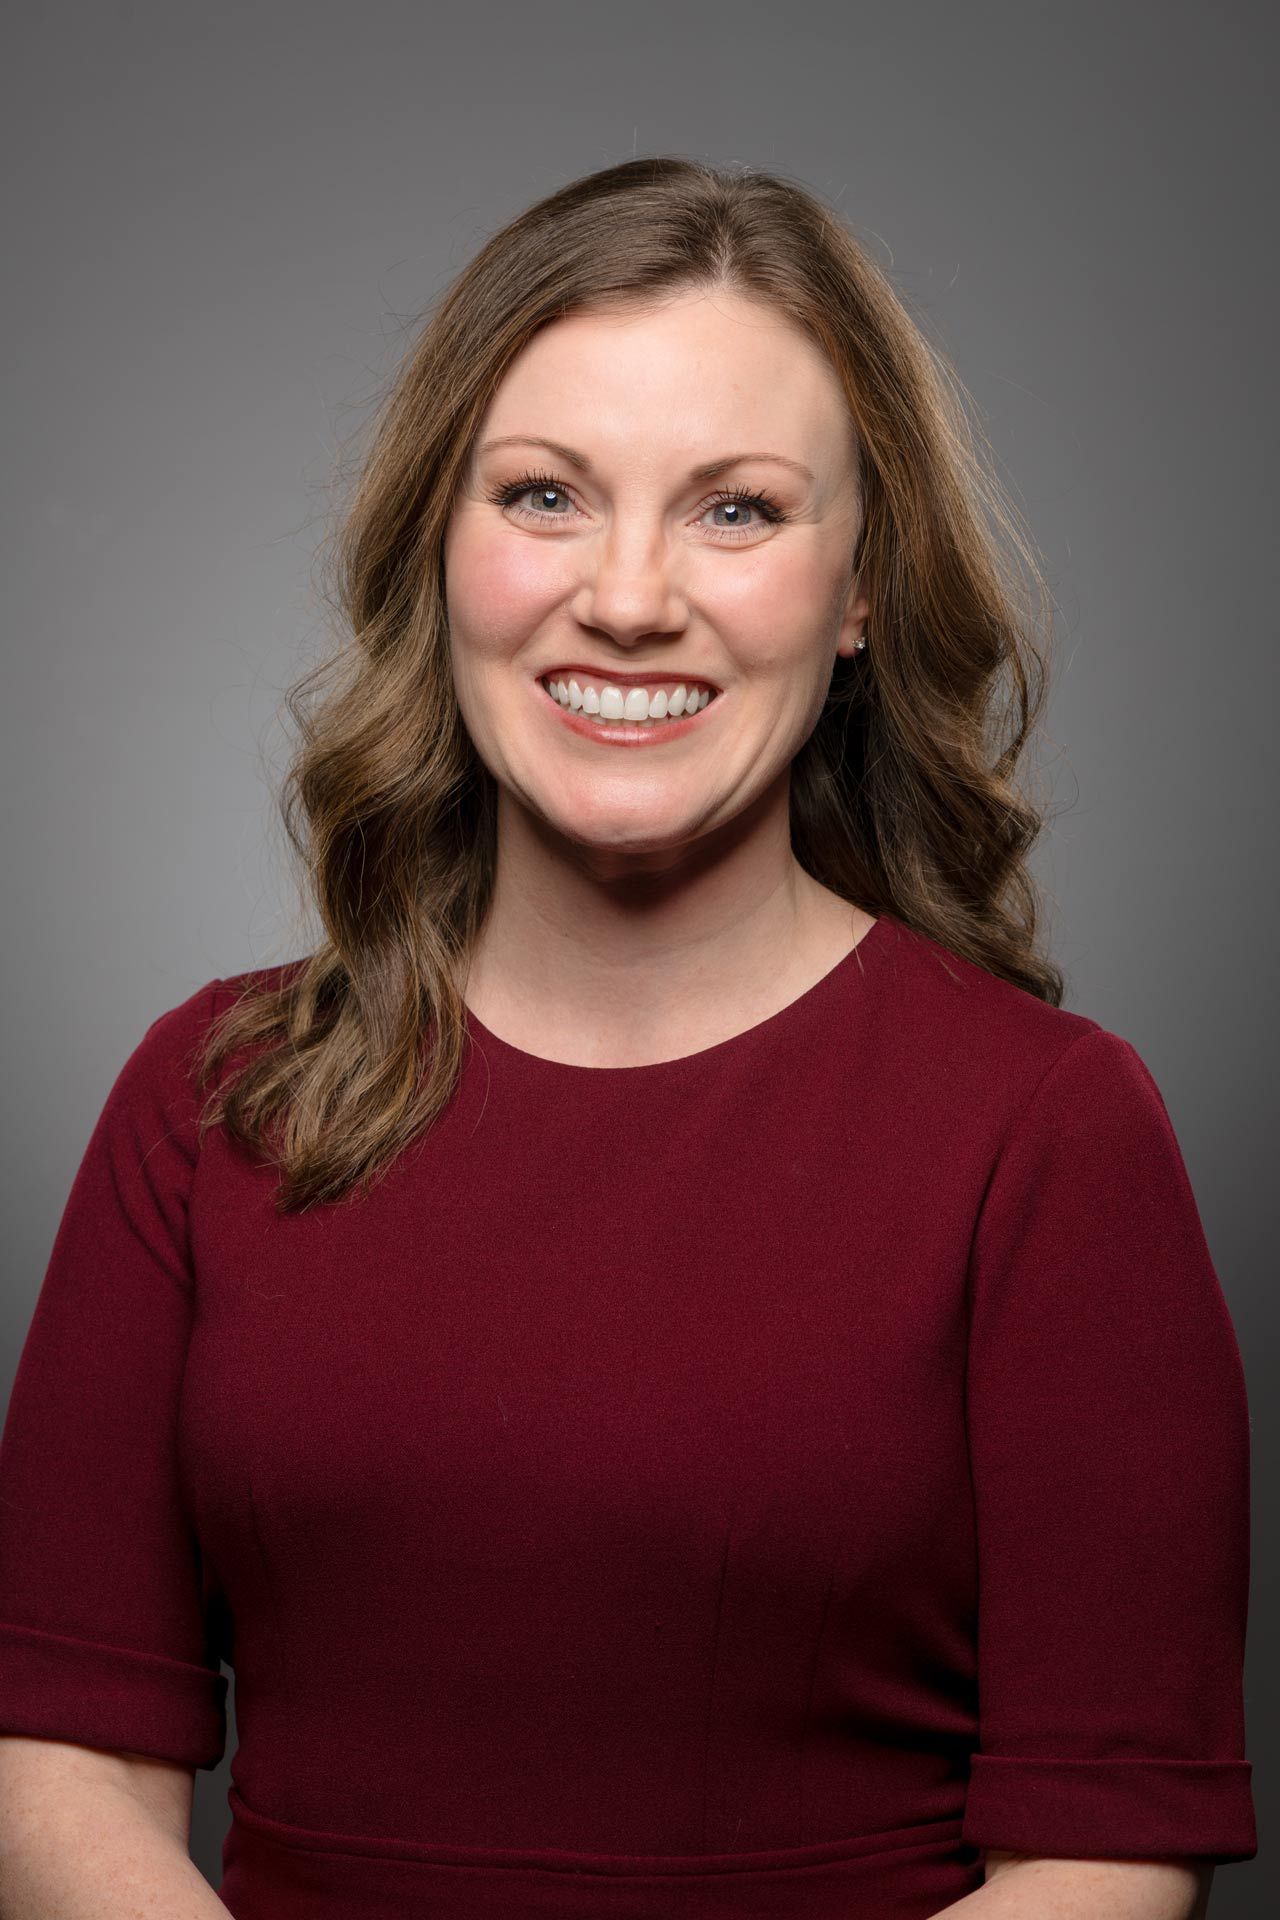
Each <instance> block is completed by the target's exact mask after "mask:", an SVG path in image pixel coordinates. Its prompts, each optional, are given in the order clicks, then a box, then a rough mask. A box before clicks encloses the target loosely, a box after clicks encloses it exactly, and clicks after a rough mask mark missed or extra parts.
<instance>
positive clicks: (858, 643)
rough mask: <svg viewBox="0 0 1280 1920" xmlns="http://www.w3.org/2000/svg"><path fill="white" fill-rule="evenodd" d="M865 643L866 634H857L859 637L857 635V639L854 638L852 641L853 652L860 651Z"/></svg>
mask: <svg viewBox="0 0 1280 1920" xmlns="http://www.w3.org/2000/svg"><path fill="white" fill-rule="evenodd" d="M866 644H867V636H866V634H865V633H864V634H861V635H859V637H858V639H856V640H855V641H854V643H853V650H854V652H855V653H861V651H862V649H863V648H864V647H865V646H866Z"/></svg>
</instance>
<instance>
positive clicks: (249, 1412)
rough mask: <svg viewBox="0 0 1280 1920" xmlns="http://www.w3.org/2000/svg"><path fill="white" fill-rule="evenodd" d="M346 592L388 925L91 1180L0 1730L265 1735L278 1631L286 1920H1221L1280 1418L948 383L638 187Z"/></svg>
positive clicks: (823, 257)
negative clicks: (1083, 993) (1058, 952)
mask: <svg viewBox="0 0 1280 1920" xmlns="http://www.w3.org/2000/svg"><path fill="white" fill-rule="evenodd" d="M998 529H1003V531H1004V535H1005V541H1004V544H1002V545H1001V544H997V540H996V530H998ZM334 561H335V579H336V583H337V587H338V594H337V599H338V603H339V605H340V607H341V609H342V610H343V613H344V615H345V617H346V619H347V621H348V623H349V626H350V635H349V645H348V646H347V647H346V649H345V650H344V651H343V652H342V653H341V654H340V655H339V656H338V658H337V659H336V660H335V662H333V663H331V665H329V666H326V667H325V668H324V669H322V670H319V671H317V673H316V674H315V675H314V676H308V678H307V680H306V681H305V682H303V683H302V686H301V687H300V688H299V689H297V690H296V691H295V694H294V696H293V700H292V707H293V711H294V712H295V714H296V715H297V717H298V718H299V719H300V720H301V722H302V725H303V731H304V739H303V741H302V744H301V748H300V751H299V753H298V757H297V760H296V763H295V765H294V767H293V769H292V771H291V775H290V781H289V786H288V790H287V793H286V796H285V802H286V804H285V816H286V820H287V822H288V825H289V829H290V831H291V833H292V834H293V837H294V841H295V844H296V846H297V848H298V850H299V852H300V854H301V855H302V856H303V861H304V868H305V872H306V874H307V876H308V879H309V881H310V883H311V885H312V887H313V889H314V903H315V905H316V907H317V910H318V914H319V919H320V923H321V924H322V926H323V929H324V938H323V940H322V941H321V942H320V943H319V945H318V946H317V947H316V948H315V950H314V951H308V952H306V953H304V954H303V955H302V957H301V958H298V959H295V960H291V961H289V962H286V963H284V964H281V965H278V966H271V967H265V968H258V969H255V970H253V971H252V972H249V973H241V974H235V975H232V976H230V977H228V978H218V979H214V980H211V981H209V982H208V983H207V984H206V985H205V986H203V987H202V988H201V989H200V990H199V991H198V992H196V993H194V994H192V995H191V996H190V997H189V998H188V999H187V1000H186V1001H185V1002H183V1003H182V1004H181V1005H179V1006H177V1007H173V1008H170V1009H168V1010H167V1011H164V1012H162V1013H161V1014H160V1016H159V1017H158V1018H157V1019H156V1020H155V1021H154V1022H153V1024H152V1025H151V1026H150V1027H149V1028H148V1029H147V1031H146V1033H145V1034H144V1035H143V1036H142V1038H141V1040H140V1041H139V1043H138V1045H137V1047H136V1048H135V1050H134V1052H133V1053H132V1055H131V1056H130V1057H129V1059H128V1060H127V1061H126V1062H125V1064H124V1066H123V1068H122V1070H121V1072H120V1075H119V1077H118V1079H117V1081H116V1083H115V1085H114V1086H113V1088H112V1090H111V1093H110V1096H109V1099H108V1101H107V1104H106V1107H105V1108H104V1111H103V1113H102V1115H101V1118H100V1120H99V1122H98V1125H97V1127H96V1129H95V1132H94V1135H93V1138H92V1140H91V1141H90V1143H89V1146H88V1148H87V1150H86V1154H85V1158H84V1163H83V1166H82V1168H81V1170H80V1172H79V1175H78V1177H77V1180H76V1183H75V1186H74V1189H73V1191H72V1194H71V1196H70V1198H69V1200H68V1203H67V1207H66V1211H65V1214H64V1218H63V1221H62V1224H61V1228H60V1231H59V1235H58V1238H57V1242H56V1245H55V1248H54V1253H53V1257H52V1259H51V1262H50V1266H49V1270H48V1273H47V1276H46V1279H45V1284H44V1289H43V1292H42V1295H41V1300H40V1304H39V1309H38V1312H37V1315H36V1318H35V1320H34V1321H33V1325H32V1329H31V1333H30V1335H29V1338H28V1343H27V1346H26V1348H25V1349H24V1353H23V1358H22V1362H21V1366H20V1369H19V1374H18V1379H17V1383H16V1387H15V1392H14V1398H13V1402H12V1405H11V1408H10V1412H9V1417H8V1421H7V1424H6V1428H5V1433H4V1439H3V1446H2V1447H0V1655H2V1656H3V1658H0V1731H3V1732H6V1733H8V1734H10V1735H17V1736H26V1737H28V1738H29V1739H30V1740H32V1741H33V1742H35V1741H39V1740H44V1741H51V1740H52V1741H59V1742H63V1743H80V1744H83V1745H84V1746H87V1747H95V1748H99V1749H107V1750H110V1751H114V1752H117V1753H120V1754H126V1755H131V1756H133V1761H132V1762H131V1764H135V1763H136V1762H137V1760H138V1759H139V1758H140V1757H142V1756H148V1755H149V1756H152V1757H154V1758H155V1759H156V1760H157V1761H163V1762H168V1763H169V1764H170V1765H171V1766H172V1767H173V1768H175V1769H189V1770H192V1771H194V1769H196V1768H198V1767H209V1766H212V1765H214V1764H216V1762H217V1761H218V1760H219V1758H220V1757H221V1755H222V1752H223V1747H224V1743H225V1738H226V1719H225V1712H224V1700H223V1693H224V1691H225V1681H224V1680H223V1679H222V1678H221V1676H220V1674H219V1671H218V1669H219V1665H220V1662H221V1661H222V1660H226V1661H228V1662H230V1663H231V1664H232V1665H233V1667H234V1671H235V1676H236V1710H237V1725H238V1730H239V1746H238V1748H237V1750H236V1753H235V1757H234V1761H233V1766H232V1777H233V1782H234V1786H233V1790H232V1795H231V1808H232V1813H233V1821H232V1826H231V1830H230V1833H229V1834H228V1837H227V1841H226V1845H225V1848H224V1856H223V1859H224V1877H223V1883H222V1886H221V1887H220V1889H219V1893H220V1895H221V1898H222V1901H223V1902H224V1903H225V1906H226V1907H227V1909H228V1910H229V1911H230V1912H231V1913H232V1914H233V1915H235V1916H237V1920H268V1917H269V1920H374V1916H375V1915H376V1916H377V1920H400V1916H403V1917H404V1920H409V1916H414V1920H431V1917H437V1920H509V1916H511V1915H513V1914H519V1915H525V1914H528V1915H531V1916H532V1915H539V1916H542V1917H543V1920H600V1916H602V1915H604V1914H618V1915H622V1914H626V1915H634V1916H645V1920H666V1916H670V1915H676V1914H679V1915H681V1916H685V1917H686V1920H730V1917H732V1920H750V1917H752V1916H758V1917H759V1920H769V1917H773V1920H854V1916H858V1915H864V1916H871V1915H874V1916H875V1920H926V1917H927V1916H931V1915H936V1914H939V1913H941V1912H956V1913H959V1912H960V1911H961V1910H963V1911H964V1912H965V1914H966V1916H967V1915H968V1914H970V1913H971V1914H972V1915H973V1917H974V1920H998V1916H1008V1917H1009V1920H1012V1916H1014V1915H1015V1914H1016V1915H1017V1916H1018V1920H1056V1916H1058V1915H1062V1914H1066V1913H1068V1912H1069V1913H1071V1914H1072V1916H1073V1920H1086V1916H1094V1917H1095V1920H1101V1916H1102V1915H1104V1914H1105V1915H1106V1916H1107V1917H1108V1920H1116V1916H1118V1915H1119V1914H1121V1913H1123V1914H1125V1915H1126V1916H1129V1917H1130V1920H1138V1916H1139V1915H1142V1916H1145V1920H1183V1917H1184V1916H1185V1915H1189V1914H1190V1913H1191V1912H1192V1911H1193V1910H1194V1908H1193V1905H1192V1903H1193V1902H1194V1901H1195V1900H1196V1899H1197V1898H1200V1897H1202V1896H1203V1892H1204V1890H1205V1888H1206V1887H1207V1880H1208V1875H1209V1873H1210V1871H1211V1870H1212V1867H1213V1865H1214V1863H1215V1862H1217V1861H1224V1860H1241V1859H1247V1858H1249V1857H1251V1856H1252V1854H1253V1853H1254V1851H1255V1850H1256V1840H1255V1831H1254V1820H1253V1806H1252V1799H1251V1792H1250V1783H1249V1774H1250V1764H1249V1762H1248V1760H1247V1759H1246V1758H1245V1755H1244V1750H1243V1745H1244V1725H1243V1706H1242V1688H1241V1679H1242V1657H1243V1648H1244V1628H1245V1608H1246V1597H1247V1586H1248V1523H1249V1512H1248V1464H1249V1455H1248V1449H1249V1433H1248V1410H1247V1404H1246V1399H1245V1392H1244V1381H1243V1375H1242V1371H1241V1366H1240V1356H1239V1352H1238V1349H1237V1346H1236V1342H1235V1336H1234V1329H1233V1327H1232V1323H1231V1319H1230V1316H1229V1313H1228V1311H1227V1306H1226V1302H1225V1300H1224V1297H1223V1294H1222V1290H1221V1288H1220V1286H1219V1284H1218V1280H1217V1275H1216V1273H1215V1270H1214V1267H1213V1263H1212V1260H1211V1258H1210V1255H1209V1250H1208V1247H1207V1245H1206V1243H1205V1239H1204V1234H1203V1231H1202V1228H1201V1224H1200V1219H1199V1215H1198V1212H1197V1208H1196V1203H1195V1199H1194V1196H1193V1194H1192V1191H1191V1187H1190V1183H1189V1181H1188V1177H1187V1171H1186V1168H1185V1165H1184V1163H1183V1160H1182V1157H1181V1153H1180V1150H1179V1147H1178V1143H1177V1140H1176V1137H1175V1135H1174V1132H1173V1129H1172V1125H1171V1123H1170V1119H1169V1115H1168V1112H1167V1110H1166V1108H1165V1105H1164V1102H1163V1100H1162V1098H1161V1095H1160V1092H1159V1089H1158V1087H1157V1086H1156V1083H1155V1081H1154V1079H1153V1078H1152V1076H1151V1074H1150V1072H1149V1071H1148V1069H1147V1067H1146V1065H1145V1063H1144V1061H1143V1060H1142V1059H1141V1057H1140V1056H1139V1055H1138V1053H1137V1052H1136V1050H1135V1049H1134V1048H1133V1047H1132V1046H1131V1045H1130V1044H1129V1042H1128V1041H1126V1040H1125V1039H1123V1038H1121V1037H1120V1036H1119V1035H1118V1034H1115V1033H1112V1032H1110V1031H1108V1029H1106V1028H1105V1027H1103V1026H1101V1025H1100V1024H1099V1023H1098V1022H1097V1021H1096V1020H1093V1019H1091V1018H1089V1017H1088V1016H1087V1015H1084V1014H1079V1013H1074V1012H1069V1011H1067V1010H1066V1009H1065V1008H1064V1007H1063V1006H1062V1004H1061V1001H1062V986H1063V983H1062V978H1061V975H1060V974H1059V972H1058V970H1057V969H1056V967H1055V966H1054V965H1053V963H1052V961H1051V960H1050V959H1049V958H1048V957H1047V956H1046V955H1045V954H1043V953H1042V952H1041V951H1040V950H1039V948H1038V946H1037V942H1036V937H1035V935H1036V922H1037V898H1036V894H1035V890H1034V887H1033V885H1032V881H1031V878H1030V875H1029V873H1028V870H1027V865H1026V856H1027V853H1028V850H1029V848H1030V847H1031V845H1032V843H1033V841H1034V839H1035V836H1036V833H1037V831H1038V828H1039V825H1040V815H1039V813H1038V811H1037V809H1036V807H1035V806H1034V805H1033V804H1032V802H1031V801H1030V800H1028V799H1027V798H1026V796H1025V794H1024V793H1023V792H1022V791H1021V790H1020V788H1019V787H1018V786H1017V785H1016V784H1015V778H1014V775H1015V769H1016V766H1017V762H1018V760H1019V757H1020V754H1021V752H1022V749H1023V747H1024V744H1025V743H1026V742H1027V740H1028V739H1029V735H1030V730H1031V727H1032V723H1033V722H1034V719H1035V717H1036V713H1037V709H1038V702H1039V698H1040V694H1041V690H1042V683H1041V678H1040V675H1041V654H1040V652H1039V650H1038V647H1039V642H1040V640H1041V638H1042V637H1043V636H1042V635H1041V634H1040V632H1039V629H1038V625H1037V619H1038V617H1039V615H1040V614H1041V613H1042V611H1043V608H1042V605H1041V604H1040V595H1038V594H1037V592H1036V591H1034V590H1033V591H1031V592H1030V595H1029V598H1026V599H1024V594H1023V592H1022V591H1021V590H1020V588H1019V584H1018V582H1019V579H1020V574H1019V567H1020V566H1022V567H1023V568H1025V569H1026V579H1023V580H1022V587H1023V588H1026V587H1027V584H1028V581H1029V583H1030V587H1031V588H1032V589H1035V588H1036V587H1037V586H1038V582H1039V575H1038V570H1037V569H1036V567H1035V564H1034V561H1033V559H1032V556H1031V551H1030V548H1029V546H1028V545H1027V544H1026V542H1025V541H1024V539H1023V536H1021V535H1020V534H1019V533H1018V532H1017V528H1016V522H1015V520H1014V518H1013V516H1012V513H1011V512H1010V511H1008V510H1006V508H1005V506H1004V504H1003V502H1002V499H1001V496H1000V494H999V492H998V490H997V489H996V488H995V486H994V483H993V482H991V481H990V480H989V478H988V477H987V475H986V472H985V469H984V466H983V464H982V463H981V462H980V460H979V458H978V456H977V454H976V452H975V449H974V443H973V441H972V440H971V438H970V436H969V433H968V430H967V428H966V424H965V416H964V413H963V411H962V408H961V406H960V402H959V400H958V398H957V391H956V389H955V387H954V386H953V383H952V381H951V380H950V378H949V377H948V376H947V374H946V371H945V369H944V368H942V366H941V365H940V364H939V363H936V362H935V360H934V358H933V356H932V354H931V350H930V349H929V348H928V347H927V345H926V344H925V341H924V338H923V336H922V334H921V333H920V331H919V330H918V329H917V328H916V326H915V325H914V323H913V322H912V320H911V319H910V317H909V315H908V313H907V311H906V309H905V308H904V306H903V305H902V303H901V302H900V301H899V299H898V297H897V295H896V294H895V293H894V291H893V289H892V288H891V286H890V285H889V283H888V281H887V279H886V277H885V276H884V275H883V274H882V273H881V272H880V271H879V269H878V268H877V267H876V266H875V264H874V262H873V261H872V260H871V259H870V258H869V257H868V255H867V254H866V253H865V252H864V251H863V250H862V248H861V247H859V245H858V244H857V243H856V242H855V241H854V239H853V238H852V236H851V235H849V234H848V233H847V232H846V231H845V230H844V229H843V228H842V227H841V226H840V225H839V223H838V222H837V220H836V218H835V216H834V215H833V214H832V213H831V212H830V211H829V210H828V209H826V208H824V207H823V206H822V205H821V204H820V203H819V202H818V201H816V200H815V199H814V198H813V197H812V196H811V195H809V194H808V193H806V192H805V191H804V190H803V189H801V188H800V187H799V186H796V185H794V184H792V183H790V182H787V181H785V180H783V179H780V178H777V177H773V176H768V175H764V174H760V173H755V172H746V173H743V174H740V175H735V174H733V173H730V172H726V171H719V170H715V169H712V168H708V167H704V166H700V165H696V164H694V163H691V162H688V161H684V160H680V159H657V160H645V161H637V162H634V163H631V164H628V165H626V166H622V167H618V168H612V169H609V170H607V171H605V172H603V173H600V174H597V175H593V176H590V177H589V178H587V179H584V180H580V181H575V182H573V183H572V184H571V185H569V186H567V187H565V188H564V189H563V190H562V191H560V192H559V193H556V194H554V195H552V196H551V197H550V198H549V199H547V200H545V201H542V202H540V203H539V204H538V205H537V206H535V207H533V208H531V209H529V210H528V211H527V212H525V213H522V214H521V215H520V216H519V217H517V218H516V219H515V220H514V221H512V222H511V223H510V224H509V225H508V226H506V227H505V228H503V229H502V230H501V231H500V232H499V233H498V234H497V235H495V236H494V238H493V239H492V240H491V241H489V242H488V244H487V245H486V246H485V247H484V248H483V249H482V250H481V252H480V253H479V255H478V257H477V258H476V259H475V260H474V261H473V262H471V263H470V265H469V266H468V267H467V268H466V270H465V271H464V272H463V273H462V274H461V275H460V277H459V278H458V280H457V282H456V283H455V284H454V285H453V286H452V287H450V288H449V290H448V291H447V293H446V294H445V296H444V297H443V298H442V300H441V301H440V303H439V305H438V307H437V309H436V310H435V311H434V312H433V313H432V314H431V315H430V316H429V318H428V320H427V322H426V324H425V326H424V328H423V330H422V335H421V338H420V340H419V341H418V342H417V344H416V347H415V350H414V352H413V354H412V355H411V357H410V358H409V360H408V362H407V363H406V365H405V366H404V368H403V369H402V371H401V373H400V376H399V378H398V379H397V381H396V383H395V385H394V388H393V390H392V392H391V394H390V396H389V398H388V401H387V404H386V407H385V409H384V411H383V414H382V416H381V418H380V420H379V422H378V423H377V428H376V432H375V434H374V436H373V441H372V445H371V447H370V448H369V450H368V455H367V460H366V463H365V465H364V468H363V470H362V473H361V477H360V481H359V484H358V487H357V489H356V492H355V494H354V497H353V498H352V500H351V502H350V504H349V510H348V513H347V516H346V519H345V521H344V523H343V525H342V528H341V532H340V538H339V540H338V541H337V543H336V545H335V548H334ZM331 681H332V684H331ZM312 694H315V695H317V696H318V697H317V698H315V699H314V700H311V699H309V698H306V697H304V696H309V695H312ZM210 1083H212V1084H210ZM32 1777H33V1776H32ZM98 1777H99V1778H103V1777H104V1776H102V1775H99V1776H98ZM44 1778H48V1776H42V1779H44ZM171 1784H175V1783H171ZM179 1797H181V1796H179ZM165 1804H166V1806H167V1807H169V1808H170V1810H171V1811H172V1810H174V1809H176V1807H177V1800H175V1799H174V1798H173V1797H172V1796H171V1795H170V1794H169V1791H168V1788H166V1794H165ZM66 1825H67V1827H68V1828H70V1825H71V1822H70V1820H69V1819H68V1820H67V1822H66ZM89 1830H91V1831H92V1829H89ZM2 1837H3V1836H0V1838H2ZM165 1841H166V1844H167V1845H169V1846H170V1847H171V1848H172V1845H173V1822H172V1821H171V1820H168V1818H167V1816H166V1826H165ZM1015 1850H1016V1851H1015ZM90 1892H92V1889H91V1890H90ZM101 1905H102V1903H101V1902H100V1901H98V1902H95V1901H93V1900H92V1899H86V1901H85V1902H84V1903H83V1908H82V1910H83V1911H86V1912H87V1911H98V1910H101Z"/></svg>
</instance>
